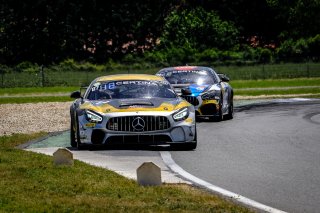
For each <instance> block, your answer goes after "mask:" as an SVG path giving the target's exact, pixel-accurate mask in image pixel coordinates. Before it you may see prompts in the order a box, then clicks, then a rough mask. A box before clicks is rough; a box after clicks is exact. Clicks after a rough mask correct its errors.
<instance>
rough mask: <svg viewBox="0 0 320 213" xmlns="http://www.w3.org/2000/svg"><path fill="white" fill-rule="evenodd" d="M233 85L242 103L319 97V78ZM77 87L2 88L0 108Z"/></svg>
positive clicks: (65, 97) (58, 96) (60, 96)
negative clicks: (271, 99)
mask: <svg viewBox="0 0 320 213" xmlns="http://www.w3.org/2000/svg"><path fill="white" fill-rule="evenodd" d="M230 84H231V85H232V87H233V89H234V93H235V96H237V97H239V96H241V97H240V98H241V99H243V97H246V98H248V99H250V98H258V97H260V96H261V98H268V97H269V98H273V97H278V98H279V97H280V98H281V97H283V98H286V97H294V95H297V97H302V96H303V97H306V98H318V97H320V78H296V79H278V80H271V79H268V80H246V81H245V80H236V81H231V82H230ZM75 90H79V88H78V87H35V88H2V89H0V104H6V103H36V102H63V101H72V99H71V98H69V94H71V92H72V91H75Z"/></svg>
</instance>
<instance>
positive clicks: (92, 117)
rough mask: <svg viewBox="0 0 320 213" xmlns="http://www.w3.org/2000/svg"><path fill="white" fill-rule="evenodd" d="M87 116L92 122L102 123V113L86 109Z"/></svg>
mask: <svg viewBox="0 0 320 213" xmlns="http://www.w3.org/2000/svg"><path fill="white" fill-rule="evenodd" d="M85 116H86V119H87V120H88V121H89V122H92V123H100V122H101V121H102V116H101V115H99V114H97V113H95V112H92V111H89V110H86V111H85Z"/></svg>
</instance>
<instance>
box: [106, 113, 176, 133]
mask: <svg viewBox="0 0 320 213" xmlns="http://www.w3.org/2000/svg"><path fill="white" fill-rule="evenodd" d="M169 128H170V121H169V120H168V118H167V117H165V116H152V115H151V116H146V115H143V116H123V117H114V118H110V119H109V121H108V123H107V129H108V130H112V131H124V132H148V131H159V130H166V129H169Z"/></svg>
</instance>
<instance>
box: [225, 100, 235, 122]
mask: <svg viewBox="0 0 320 213" xmlns="http://www.w3.org/2000/svg"><path fill="white" fill-rule="evenodd" d="M233 114H234V111H233V102H230V105H229V108H228V114H227V115H226V116H225V117H226V119H228V120H231V119H233Z"/></svg>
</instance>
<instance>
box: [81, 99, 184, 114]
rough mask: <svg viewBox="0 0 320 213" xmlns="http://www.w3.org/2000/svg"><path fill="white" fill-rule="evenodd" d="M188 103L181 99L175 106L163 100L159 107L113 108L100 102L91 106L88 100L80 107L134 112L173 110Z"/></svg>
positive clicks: (104, 110) (109, 111) (105, 110)
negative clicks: (98, 104)
mask: <svg viewBox="0 0 320 213" xmlns="http://www.w3.org/2000/svg"><path fill="white" fill-rule="evenodd" d="M188 106H190V104H189V103H188V102H187V101H182V102H181V103H179V104H178V105H177V106H174V105H173V104H170V103H167V102H164V103H162V104H161V105H160V106H159V107H156V108H153V107H141V106H139V105H136V106H131V107H128V108H123V109H118V108H115V107H113V106H111V105H109V104H107V103H106V104H102V105H100V106H93V105H92V104H90V103H89V102H87V103H84V104H83V105H81V106H80V109H88V110H92V111H95V112H100V113H113V112H136V111H173V110H177V109H180V108H183V107H188Z"/></svg>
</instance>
